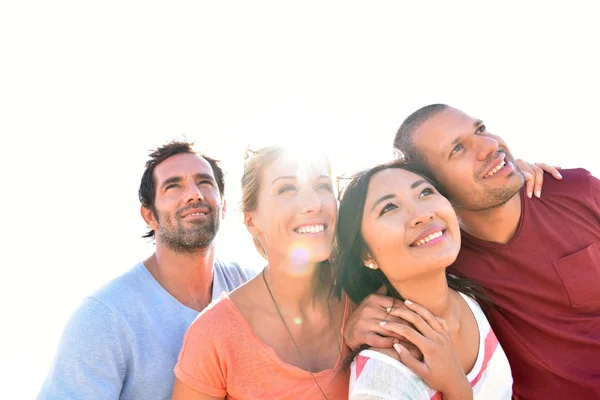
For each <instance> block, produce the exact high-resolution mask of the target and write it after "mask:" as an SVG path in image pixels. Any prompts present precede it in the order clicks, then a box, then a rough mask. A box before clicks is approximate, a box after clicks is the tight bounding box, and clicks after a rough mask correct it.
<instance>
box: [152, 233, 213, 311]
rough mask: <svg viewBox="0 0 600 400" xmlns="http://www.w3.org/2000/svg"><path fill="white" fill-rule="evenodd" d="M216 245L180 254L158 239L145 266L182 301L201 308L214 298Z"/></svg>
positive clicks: (167, 289)
mask: <svg viewBox="0 0 600 400" xmlns="http://www.w3.org/2000/svg"><path fill="white" fill-rule="evenodd" d="M214 253H215V251H214V246H212V245H211V246H209V247H207V248H205V249H200V250H198V251H196V252H193V253H186V254H182V253H178V252H174V251H173V250H172V249H170V248H168V247H166V246H164V245H163V244H161V243H160V242H159V239H158V238H157V239H156V252H155V253H154V254H153V255H151V256H150V257H149V258H148V259H147V260H146V261H144V265H145V266H146V268H147V269H148V271H149V272H150V273H151V274H152V276H153V277H154V279H156V281H157V282H158V283H159V284H160V285H161V286H162V287H163V288H164V289H165V290H166V291H167V292H169V293H170V294H171V296H173V297H175V299H177V300H178V301H179V302H180V303H181V304H183V305H185V306H187V307H189V308H191V309H193V310H196V311H202V310H203V309H204V308H205V307H206V306H207V305H208V304H209V303H210V302H211V300H212V284H213V263H214V260H215V255H214Z"/></svg>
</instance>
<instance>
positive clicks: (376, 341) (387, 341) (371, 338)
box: [365, 331, 399, 348]
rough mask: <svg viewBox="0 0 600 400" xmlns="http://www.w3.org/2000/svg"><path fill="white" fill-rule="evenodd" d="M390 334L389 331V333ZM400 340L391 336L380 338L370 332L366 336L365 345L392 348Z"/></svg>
mask: <svg viewBox="0 0 600 400" xmlns="http://www.w3.org/2000/svg"><path fill="white" fill-rule="evenodd" d="M388 334H389V331H388ZM398 342H399V340H398V339H397V338H394V337H390V336H380V335H378V334H376V333H374V332H369V333H367V334H366V335H365V344H367V345H369V346H371V347H379V348H390V347H392V346H393V345H394V343H398Z"/></svg>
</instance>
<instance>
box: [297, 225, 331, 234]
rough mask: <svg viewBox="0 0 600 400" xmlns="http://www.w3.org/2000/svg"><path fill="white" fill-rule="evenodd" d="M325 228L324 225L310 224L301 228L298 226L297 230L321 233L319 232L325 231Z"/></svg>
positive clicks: (299, 231)
mask: <svg viewBox="0 0 600 400" xmlns="http://www.w3.org/2000/svg"><path fill="white" fill-rule="evenodd" d="M324 230H325V226H324V225H308V226H301V227H300V228H297V229H296V232H298V233H319V232H323V231H324Z"/></svg>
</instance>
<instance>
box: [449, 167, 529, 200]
mask: <svg viewBox="0 0 600 400" xmlns="http://www.w3.org/2000/svg"><path fill="white" fill-rule="evenodd" d="M509 161H510V162H511V163H512V164H513V165H514V167H515V170H514V171H513V172H511V174H510V175H508V176H507V178H509V181H508V182H507V183H506V185H505V186H503V187H499V188H487V187H485V186H483V187H482V189H481V190H477V191H472V192H463V193H461V197H462V199H463V200H462V201H461V202H460V204H455V205H456V206H457V208H460V209H462V210H466V211H486V210H489V209H492V208H496V207H500V206H502V205H504V204H506V203H507V202H508V201H509V200H510V199H512V198H513V197H514V196H515V195H516V194H517V193H519V190H521V188H522V187H523V185H524V184H525V176H524V175H523V172H521V170H520V169H519V168H518V167H517V165H516V164H515V162H514V160H509ZM478 180H479V179H478Z"/></svg>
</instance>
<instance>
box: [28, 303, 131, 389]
mask: <svg viewBox="0 0 600 400" xmlns="http://www.w3.org/2000/svg"><path fill="white" fill-rule="evenodd" d="M121 340H122V339H121V337H120V334H119V330H118V325H117V321H116V319H115V315H114V314H113V312H112V311H111V310H110V309H109V308H108V307H106V306H105V305H104V304H102V303H101V302H99V301H98V300H96V299H94V298H89V297H88V298H86V299H84V301H83V302H82V304H81V305H80V307H79V308H78V309H77V310H76V311H75V312H74V314H73V315H72V316H71V318H70V320H69V321H68V322H67V325H66V327H65V329H64V331H63V334H62V337H61V340H60V343H59V345H58V349H57V352H56V355H55V358H54V361H53V363H52V366H51V368H50V371H49V373H48V375H47V377H46V380H45V381H44V383H43V385H42V388H41V391H40V393H39V394H38V397H37V399H38V400H50V399H118V398H119V395H120V393H121V389H122V386H123V380H124V378H125V361H124V356H123V348H122V344H121Z"/></svg>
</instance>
